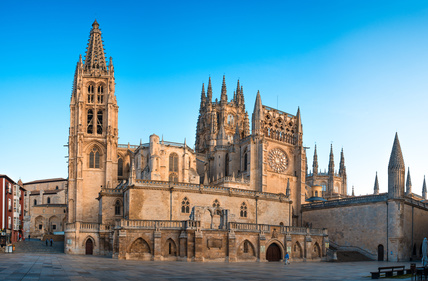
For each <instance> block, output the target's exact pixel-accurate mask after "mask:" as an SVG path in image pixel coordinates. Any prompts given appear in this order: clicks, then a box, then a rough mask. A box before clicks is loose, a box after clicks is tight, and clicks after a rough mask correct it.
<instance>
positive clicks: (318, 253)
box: [312, 242, 321, 259]
mask: <svg viewBox="0 0 428 281" xmlns="http://www.w3.org/2000/svg"><path fill="white" fill-rule="evenodd" d="M312 248H313V249H312V258H313V259H316V258H320V257H321V247H320V245H319V244H318V242H315V244H314V246H313V247H312Z"/></svg>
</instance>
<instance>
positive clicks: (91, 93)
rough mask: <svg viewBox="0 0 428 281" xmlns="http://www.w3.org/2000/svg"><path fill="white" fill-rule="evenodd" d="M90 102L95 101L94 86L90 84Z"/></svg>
mask: <svg viewBox="0 0 428 281" xmlns="http://www.w3.org/2000/svg"><path fill="white" fill-rule="evenodd" d="M88 103H94V86H93V85H89V86H88Z"/></svg>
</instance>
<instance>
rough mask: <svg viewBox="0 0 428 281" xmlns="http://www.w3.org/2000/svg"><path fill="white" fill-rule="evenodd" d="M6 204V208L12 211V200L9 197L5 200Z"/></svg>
mask: <svg viewBox="0 0 428 281" xmlns="http://www.w3.org/2000/svg"><path fill="white" fill-rule="evenodd" d="M7 202H8V203H7V205H8V210H9V211H12V200H11V199H10V198H9V200H8V201H7Z"/></svg>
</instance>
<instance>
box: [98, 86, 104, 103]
mask: <svg viewBox="0 0 428 281" xmlns="http://www.w3.org/2000/svg"><path fill="white" fill-rule="evenodd" d="M103 92H104V87H103V86H101V85H100V86H98V94H97V102H98V103H103V102H104V98H103V97H104V96H103Z"/></svg>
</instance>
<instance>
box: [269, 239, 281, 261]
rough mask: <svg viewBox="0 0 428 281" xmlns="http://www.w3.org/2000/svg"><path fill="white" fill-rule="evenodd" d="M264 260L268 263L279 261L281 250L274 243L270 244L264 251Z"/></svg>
mask: <svg viewBox="0 0 428 281" xmlns="http://www.w3.org/2000/svg"><path fill="white" fill-rule="evenodd" d="M266 259H267V260H268V261H280V260H281V249H280V248H279V246H278V245H277V244H275V243H272V244H270V246H269V248H268V249H267V251H266Z"/></svg>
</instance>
